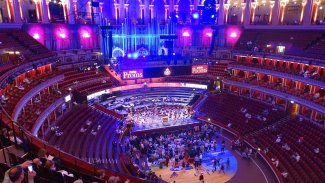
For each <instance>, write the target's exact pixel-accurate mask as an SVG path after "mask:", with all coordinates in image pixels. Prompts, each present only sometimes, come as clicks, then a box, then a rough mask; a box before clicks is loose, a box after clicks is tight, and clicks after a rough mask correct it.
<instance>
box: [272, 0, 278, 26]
mask: <svg viewBox="0 0 325 183" xmlns="http://www.w3.org/2000/svg"><path fill="white" fill-rule="evenodd" d="M279 16H280V0H275V1H274V7H273V12H272V20H271V21H272V25H278V24H279V19H280V17H279Z"/></svg>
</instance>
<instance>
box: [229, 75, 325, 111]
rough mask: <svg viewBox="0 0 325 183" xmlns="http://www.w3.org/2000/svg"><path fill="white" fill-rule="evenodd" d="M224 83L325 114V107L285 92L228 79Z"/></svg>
mask: <svg viewBox="0 0 325 183" xmlns="http://www.w3.org/2000/svg"><path fill="white" fill-rule="evenodd" d="M223 82H224V84H228V85H234V86H239V87H244V88H248V89H251V90H256V91H260V92H263V93H267V94H269V95H272V96H277V97H280V98H283V99H286V100H289V101H294V102H296V103H299V104H300V105H302V106H306V107H309V108H311V109H313V110H315V111H318V112H320V113H324V111H325V106H322V105H319V104H316V103H314V102H312V101H310V100H305V99H302V98H300V97H296V96H294V95H290V94H287V93H283V92H281V91H278V90H273V89H269V88H264V87H261V86H257V85H252V84H249V83H244V82H238V81H231V80H227V79H224V80H223Z"/></svg>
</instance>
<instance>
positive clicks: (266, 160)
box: [244, 138, 284, 182]
mask: <svg viewBox="0 0 325 183" xmlns="http://www.w3.org/2000/svg"><path fill="white" fill-rule="evenodd" d="M244 142H245V143H246V144H248V145H249V146H250V147H251V148H253V149H255V150H256V151H257V153H258V154H259V155H260V156H261V157H262V158H263V159H264V161H265V162H266V163H267V164H268V165H269V167H270V168H271V170H272V171H273V173H274V174H275V175H276V176H275V177H276V178H277V180H278V182H284V179H283V177H282V174H281V172H280V171H279V170H278V169H277V168H276V166H275V165H274V164H273V163H272V161H271V160H270V159H269V158H268V157H267V156H265V154H263V153H262V152H261V151H259V150H257V148H256V146H254V145H253V144H252V143H251V142H250V140H248V139H246V138H244Z"/></svg>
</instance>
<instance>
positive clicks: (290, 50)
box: [235, 29, 325, 57]
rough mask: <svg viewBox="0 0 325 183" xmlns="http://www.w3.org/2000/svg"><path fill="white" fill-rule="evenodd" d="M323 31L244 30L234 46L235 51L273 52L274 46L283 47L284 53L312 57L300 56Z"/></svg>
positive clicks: (311, 55)
mask: <svg viewBox="0 0 325 183" xmlns="http://www.w3.org/2000/svg"><path fill="white" fill-rule="evenodd" d="M324 33H325V32H324V31H305V30H258V29H254V30H253V29H246V30H244V31H243V32H242V34H241V36H240V38H239V40H238V41H237V43H236V44H235V49H238V50H245V51H263V52H270V51H271V52H275V49H276V48H275V47H276V46H285V53H286V54H289V55H301V56H309V57H313V56H315V55H314V54H310V55H308V52H306V54H304V55H302V54H301V53H304V50H305V49H307V48H309V47H310V46H311V45H312V44H313V43H314V42H317V41H318V40H319V39H320V38H321V37H322V36H323V34H324Z"/></svg>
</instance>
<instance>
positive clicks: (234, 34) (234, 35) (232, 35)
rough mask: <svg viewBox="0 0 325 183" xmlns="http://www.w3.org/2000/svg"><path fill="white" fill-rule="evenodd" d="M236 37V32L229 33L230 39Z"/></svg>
mask: <svg viewBox="0 0 325 183" xmlns="http://www.w3.org/2000/svg"><path fill="white" fill-rule="evenodd" d="M237 36H238V35H237V33H236V32H232V33H230V36H229V37H231V38H236V37H237Z"/></svg>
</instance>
